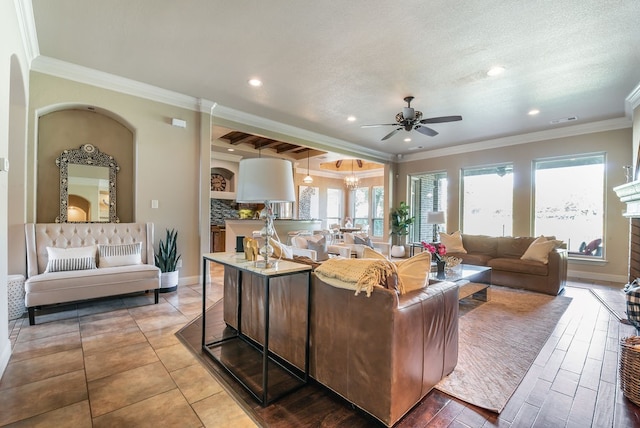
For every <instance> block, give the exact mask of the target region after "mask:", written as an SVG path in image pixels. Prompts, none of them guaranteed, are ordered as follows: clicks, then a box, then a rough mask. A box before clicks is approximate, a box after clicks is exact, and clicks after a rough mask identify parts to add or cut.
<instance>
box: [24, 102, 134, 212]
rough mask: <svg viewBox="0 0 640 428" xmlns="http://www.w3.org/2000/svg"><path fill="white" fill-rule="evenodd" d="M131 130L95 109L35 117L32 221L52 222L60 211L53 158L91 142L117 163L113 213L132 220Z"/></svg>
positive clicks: (132, 157)
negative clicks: (34, 201)
mask: <svg viewBox="0 0 640 428" xmlns="http://www.w3.org/2000/svg"><path fill="white" fill-rule="evenodd" d="M133 138H134V137H133V133H132V132H131V131H130V130H129V129H128V128H127V127H126V126H125V125H123V124H121V123H119V122H118V121H116V120H115V119H112V118H110V117H108V116H106V115H104V114H101V113H99V112H94V111H90V110H86V109H85V110H80V109H65V110H60V111H56V112H52V113H49V114H46V115H44V116H41V117H40V118H39V120H38V144H37V155H36V159H37V166H36V174H37V187H36V188H37V189H38V191H37V194H36V222H38V223H52V222H54V221H55V220H56V217H58V215H59V214H60V168H58V166H57V165H56V158H58V156H60V154H61V153H62V151H63V150H66V149H78V148H80V146H81V145H83V144H86V143H91V144H93V145H94V146H95V147H96V148H97V149H98V150H100V151H101V152H102V153H105V154H108V155H110V156H113V158H114V159H115V161H116V162H117V163H118V165H119V166H120V171H119V172H118V173H117V174H116V215H117V216H118V218H119V219H120V222H122V223H131V222H133V218H134V216H133V185H134V165H135V162H134V161H135V159H134V156H135V151H134V144H133Z"/></svg>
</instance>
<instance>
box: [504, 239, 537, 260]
mask: <svg viewBox="0 0 640 428" xmlns="http://www.w3.org/2000/svg"><path fill="white" fill-rule="evenodd" d="M535 240H536V238H533V237H529V236H526V237H525V236H520V237H515V238H514V237H510V236H509V237H500V238H498V254H497V255H496V257H517V258H520V257H522V255H523V254H524V253H525V251H527V248H529V245H531V243H532V242H533V241H535Z"/></svg>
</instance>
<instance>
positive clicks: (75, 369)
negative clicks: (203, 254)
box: [0, 268, 256, 428]
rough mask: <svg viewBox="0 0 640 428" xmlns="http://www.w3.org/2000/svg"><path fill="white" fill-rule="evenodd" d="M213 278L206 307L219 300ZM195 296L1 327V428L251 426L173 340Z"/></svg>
mask: <svg viewBox="0 0 640 428" xmlns="http://www.w3.org/2000/svg"><path fill="white" fill-rule="evenodd" d="M212 269H215V268H212ZM212 273H214V272H212ZM213 278H214V282H213V284H212V285H211V287H210V289H209V290H208V291H207V296H208V297H209V299H208V304H209V305H210V304H212V303H214V302H215V301H217V300H218V299H220V298H221V297H222V284H221V283H220V282H219V279H221V276H220V275H215V274H214V275H213ZM216 278H219V279H218V280H216ZM201 288H202V287H201V285H192V286H180V287H178V290H177V291H176V292H173V293H165V294H160V302H159V303H158V304H157V305H154V304H153V294H152V293H150V294H147V295H145V294H137V295H132V296H125V297H117V298H111V299H104V300H99V301H93V302H90V303H80V304H77V305H66V306H64V307H56V308H53V309H51V310H49V311H48V313H44V314H43V315H39V316H36V323H37V324H36V325H35V326H30V325H29V320H28V319H26V318H20V319H18V320H13V321H9V336H10V340H11V344H12V349H13V353H12V356H11V359H10V361H9V365H8V366H7V369H6V370H5V373H4V375H3V377H2V380H0V426H7V425H10V426H16V427H21V426H25V427H53V426H55V427H74V428H75V427H147V426H149V427H174V426H175V427H231V426H233V427H253V426H256V425H255V423H254V422H253V421H252V420H251V419H250V418H249V416H247V415H246V413H245V412H244V411H243V410H242V409H241V407H240V406H239V405H238V404H236V402H235V401H234V399H233V398H232V397H231V396H230V395H229V394H227V393H226V392H225V391H224V390H223V389H222V387H221V386H220V384H218V382H217V381H216V380H215V379H214V378H213V377H212V376H211V375H210V374H209V373H208V372H207V370H205V369H204V368H203V367H202V366H201V365H200V363H198V361H197V360H196V359H195V358H194V357H193V356H192V355H191V353H190V352H189V351H188V350H187V348H185V347H184V346H183V345H182V343H180V341H179V340H178V339H177V338H176V336H175V332H176V331H177V330H179V329H180V328H182V327H183V326H184V325H185V324H187V323H188V322H189V321H190V320H192V319H193V318H195V317H196V316H198V315H200V312H201V310H202V290H201Z"/></svg>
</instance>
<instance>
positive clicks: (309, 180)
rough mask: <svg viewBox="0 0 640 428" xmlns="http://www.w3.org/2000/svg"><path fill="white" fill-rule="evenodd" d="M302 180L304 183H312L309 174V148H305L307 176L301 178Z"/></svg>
mask: <svg viewBox="0 0 640 428" xmlns="http://www.w3.org/2000/svg"><path fill="white" fill-rule="evenodd" d="M302 182H303V183H305V184H311V183H313V177H311V175H310V174H309V150H308V149H307V176H306V177H305V178H303V179H302Z"/></svg>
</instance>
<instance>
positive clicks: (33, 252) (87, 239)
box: [25, 223, 160, 325]
mask: <svg viewBox="0 0 640 428" xmlns="http://www.w3.org/2000/svg"><path fill="white" fill-rule="evenodd" d="M25 235H26V244H27V280H26V282H25V306H26V307H27V309H28V311H29V323H30V324H31V325H33V324H35V309H37V308H39V307H41V306H43V305H51V304H58V303H67V302H74V301H78V300H85V299H93V298H98V297H106V296H113V295H119V294H128V293H134V292H140V291H148V290H153V291H154V293H155V303H158V292H159V289H160V269H158V268H157V267H156V266H155V265H154V257H153V223H41V224H34V223H28V224H26V225H25ZM135 243H140V245H141V251H140V253H141V254H140V262H141V263H140V264H126V265H121V266H110V267H99V268H98V267H97V268H93V269H83V270H62V271H56V272H47V264H48V262H49V260H48V254H49V251H48V250H47V247H53V248H58V249H68V248H81V247H82V248H87V247H90V246H94V245H96V246H97V245H98V244H103V245H112V246H117V245H122V244H135ZM113 264H118V263H113ZM99 265H100V260H97V266H99Z"/></svg>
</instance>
